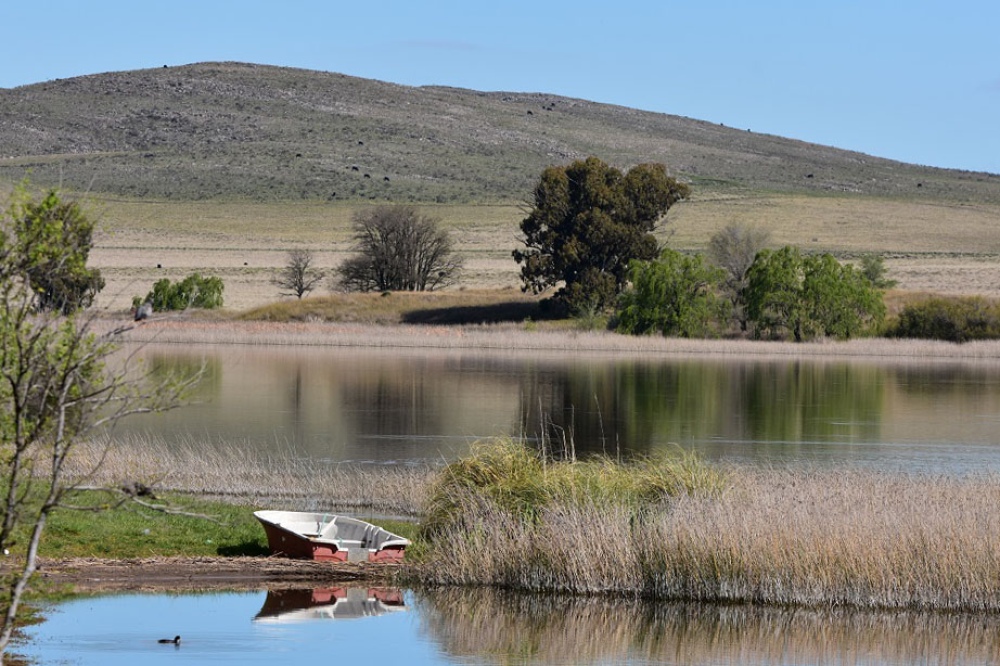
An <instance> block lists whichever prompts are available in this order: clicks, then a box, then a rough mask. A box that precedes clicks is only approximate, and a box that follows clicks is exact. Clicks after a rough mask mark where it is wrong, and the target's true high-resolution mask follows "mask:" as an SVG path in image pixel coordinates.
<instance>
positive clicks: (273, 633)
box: [21, 587, 1000, 666]
mask: <svg viewBox="0 0 1000 666" xmlns="http://www.w3.org/2000/svg"><path fill="white" fill-rule="evenodd" d="M28 633H29V637H30V639H31V644H30V646H28V648H27V649H22V650H21V652H22V653H23V654H25V655H26V656H29V657H34V658H36V659H39V660H40V662H39V663H43V664H49V663H59V664H79V665H84V666H86V665H89V664H101V665H102V666H116V665H119V664H120V665H122V666H125V665H127V666H132V665H133V664H143V665H144V666H147V665H148V666H153V665H156V664H178V663H185V664H229V663H233V664H274V663H292V662H301V663H394V662H401V663H406V664H410V665H414V666H418V665H423V664H428V665H438V664H499V663H504V664H637V665H644V664H649V665H653V664H657V665H682V664H683V665H689V664H695V665H697V664H705V665H709V664H743V665H751V666H752V665H755V664H760V665H764V664H767V665H781V666H785V665H787V666H792V665H807V664H808V665H811V664H821V663H837V664H845V665H846V664H866V665H868V666H889V665H895V664H900V665H902V664H906V665H910V664H953V665H954V664H961V665H965V664H996V663H1000V618H996V617H984V616H979V615H961V614H957V615H956V614H934V613H917V612H893V613H877V612H862V611H849V610H844V609H839V610H815V609H782V608H759V607H753V606H708V605H697V604H671V603H657V604H651V603H644V602H640V601H635V600H623V599H607V598H579V597H577V598H574V597H561V596H544V597H543V596H538V595H519V594H511V593H501V592H497V591H491V590H475V591H469V590H446V591H428V592H414V591H409V590H389V589H379V588H359V587H354V588H349V587H344V588H318V589H300V590H273V591H270V592H268V591H264V590H260V591H250V592H212V593H202V594H179V595H151V594H124V595H107V596H97V597H88V598H79V599H76V600H73V601H69V602H66V603H63V604H60V605H59V606H58V608H57V609H55V610H54V611H53V612H51V613H50V616H49V619H48V621H47V622H45V623H43V624H41V625H37V626H34V627H31V628H30V629H29V630H28ZM175 634H179V635H180V636H181V643H180V645H177V646H175V645H160V644H158V643H157V639H158V638H160V637H161V636H168V637H173V636H174V635H175Z"/></svg>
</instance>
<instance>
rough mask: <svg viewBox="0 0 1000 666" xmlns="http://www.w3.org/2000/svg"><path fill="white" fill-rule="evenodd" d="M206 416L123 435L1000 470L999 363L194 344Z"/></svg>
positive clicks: (158, 354) (454, 452) (165, 421)
mask: <svg viewBox="0 0 1000 666" xmlns="http://www.w3.org/2000/svg"><path fill="white" fill-rule="evenodd" d="M144 354H145V360H146V363H147V364H148V365H149V367H150V368H152V369H153V371H154V372H157V373H168V372H185V371H192V370H193V369H196V368H198V367H201V366H202V365H204V367H205V369H206V378H205V381H204V382H203V384H202V386H201V388H200V390H199V392H198V395H197V396H196V398H195V399H196V401H197V404H193V405H191V406H188V407H185V408H183V409H179V410H175V411H172V412H168V413H166V414H161V415H155V416H150V417H143V418H140V419H136V420H134V421H131V422H129V423H126V424H123V425H124V430H127V431H131V432H136V433H149V434H152V435H155V436H157V437H165V438H167V439H186V440H195V441H199V442H205V443H212V442H240V443H242V444H244V445H245V446H248V447H262V448H275V449H282V450H286V451H287V450H289V449H291V450H293V451H295V452H297V453H299V454H300V455H303V456H308V457H311V458H316V459H323V460H331V461H338V462H339V461H374V462H405V461H415V460H420V461H422V460H433V461H441V460H447V459H452V458H454V457H456V456H458V455H461V454H462V453H464V452H465V451H467V450H468V447H469V445H470V443H472V442H473V441H475V440H477V439H481V438H484V437H490V436H495V435H500V434H512V435H524V436H527V437H529V438H532V439H534V440H535V441H539V442H542V441H544V445H545V446H550V447H555V448H561V447H564V446H567V445H571V446H572V447H573V448H575V450H576V452H577V453H578V454H583V453H588V452H601V453H608V454H612V455H615V454H617V453H619V452H621V453H642V454H645V453H652V452H655V451H658V450H663V449H666V448H670V447H673V446H676V445H678V444H679V445H681V446H683V447H685V448H689V449H695V450H697V451H699V452H701V453H702V454H704V455H705V456H707V457H709V458H712V459H724V460H731V461H752V462H810V463H835V464H836V463H851V464H864V465H874V466H882V467H889V468H903V469H911V470H931V471H935V472H936V471H958V472H962V471H967V470H970V469H983V468H984V467H987V468H1000V437H998V433H1000V364H996V363H992V364H984V363H982V362H979V363H973V362H919V361H913V362H885V363H877V362H871V361H864V362H859V361H853V362H852V361H843V360H804V361H795V360H780V361H771V360H759V361H753V360H751V361H746V360H734V359H718V358H710V357H706V358H693V359H692V358H668V359H664V358H662V357H661V358H656V359H636V358H632V359H621V358H612V357H608V356H596V355H589V356H579V357H569V356H567V355H549V356H546V355H544V354H533V355H522V354H513V353H482V352H469V351H455V352H444V351H441V352H438V351H433V350H420V351H417V352H413V353H407V352H399V351H392V350H365V349H338V348H333V349H330V348H304V349H303V348H297V349H288V348H253V347H244V348H238V349H232V348H219V347H205V348H202V349H199V348H190V347H184V348H178V347H168V346H152V347H149V348H147V349H146V350H145V351H144Z"/></svg>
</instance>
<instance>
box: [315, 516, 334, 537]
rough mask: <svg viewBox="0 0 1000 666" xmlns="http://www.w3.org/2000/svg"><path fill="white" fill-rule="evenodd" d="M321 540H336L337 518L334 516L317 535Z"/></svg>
mask: <svg viewBox="0 0 1000 666" xmlns="http://www.w3.org/2000/svg"><path fill="white" fill-rule="evenodd" d="M319 536H320V538H321V539H336V538H337V517H336V516H334V518H333V520H331V521H330V522H329V523H328V524H327V526H326V527H324V528H323V531H322V532H320V533H319Z"/></svg>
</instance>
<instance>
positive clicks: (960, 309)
mask: <svg viewBox="0 0 1000 666" xmlns="http://www.w3.org/2000/svg"><path fill="white" fill-rule="evenodd" d="M889 335H891V336H895V337H899V338H924V339H930V340H946V341H948V342H969V341H971V340H994V339H998V338H1000V303H996V302H994V301H989V300H987V299H985V298H981V297H978V296H967V297H952V298H949V297H935V298H930V299H928V300H926V301H921V302H920V303H913V304H911V305H907V306H906V307H904V308H903V311H902V312H901V313H900V314H899V321H898V322H897V323H896V325H895V326H894V327H893V328H892V329H891V330H890V332H889Z"/></svg>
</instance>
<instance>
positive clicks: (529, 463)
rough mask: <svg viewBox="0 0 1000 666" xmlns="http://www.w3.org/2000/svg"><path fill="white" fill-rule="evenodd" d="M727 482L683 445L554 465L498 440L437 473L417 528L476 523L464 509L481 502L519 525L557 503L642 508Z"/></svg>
mask: <svg viewBox="0 0 1000 666" xmlns="http://www.w3.org/2000/svg"><path fill="white" fill-rule="evenodd" d="M725 484H726V478H725V475H724V474H722V473H721V472H719V471H718V470H716V469H714V468H712V467H711V466H709V465H708V464H706V463H705V462H704V461H703V460H702V459H701V458H700V457H698V456H697V455H695V454H692V453H688V452H684V451H681V450H678V451H677V452H676V453H675V454H673V455H664V456H662V457H657V458H645V459H639V460H635V461H632V462H628V463H623V462H616V461H613V460H611V459H609V458H606V457H594V458H592V459H589V460H587V461H582V462H580V461H576V460H571V461H558V462H557V461H554V460H551V459H549V458H548V457H546V456H545V455H544V454H542V453H541V452H539V451H537V450H535V449H532V448H529V447H528V446H527V445H525V444H524V442H522V441H518V440H513V439H510V438H498V439H493V440H488V441H485V442H480V443H479V444H478V445H477V446H476V447H475V448H474V449H473V451H472V453H471V454H470V455H469V456H467V457H465V458H463V459H461V460H458V461H457V462H454V463H452V464H450V465H448V466H447V467H446V468H445V469H444V470H443V471H442V472H441V473H440V474H439V476H438V479H437V481H436V482H435V484H434V487H433V488H432V489H431V493H430V499H429V502H428V509H427V511H426V512H425V518H424V522H423V524H422V526H421V533H422V535H423V536H425V537H427V538H429V539H433V538H434V536H435V535H436V534H438V533H441V532H442V531H444V530H446V529H448V528H450V527H451V526H453V525H454V524H455V523H456V522H459V521H462V520H465V519H471V520H473V521H474V520H475V517H474V516H467V515H463V514H464V513H465V512H466V511H467V510H468V509H469V507H470V506H480V507H481V506H483V505H484V503H485V505H488V506H490V507H492V508H493V509H494V510H497V511H501V512H504V513H506V514H509V515H510V516H511V517H512V518H513V519H514V520H516V521H518V522H527V523H532V522H534V521H536V520H537V519H538V517H539V516H540V514H541V512H542V511H543V510H544V509H545V508H546V507H547V506H548V505H549V504H550V503H552V502H555V501H559V500H572V501H573V502H575V503H580V502H585V501H591V502H596V503H600V504H617V505H624V506H627V507H631V508H634V509H637V510H639V509H642V508H644V507H648V506H651V505H656V504H658V503H660V502H662V501H663V500H665V499H668V498H671V497H677V496H679V495H685V494H688V495H695V494H708V495H710V494H716V493H719V492H721V491H722V490H723V488H724V487H725Z"/></svg>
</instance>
